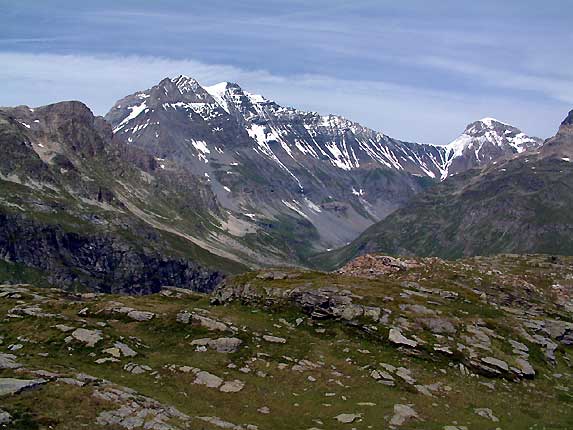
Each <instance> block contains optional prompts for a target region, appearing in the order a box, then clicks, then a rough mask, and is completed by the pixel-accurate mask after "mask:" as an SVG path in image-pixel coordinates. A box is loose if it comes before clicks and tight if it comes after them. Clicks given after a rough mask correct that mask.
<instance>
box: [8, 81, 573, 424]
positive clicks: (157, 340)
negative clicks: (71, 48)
mask: <svg viewBox="0 0 573 430" xmlns="http://www.w3.org/2000/svg"><path fill="white" fill-rule="evenodd" d="M0 153H1V157H0V429H2V430H4V429H15V430H28V429H38V430H44V429H46V430H48V429H55V430H72V429H74V430H75V429H78V428H87V429H101V430H140V429H143V430H146V429H147V430H194V429H198V430H200V429H206V430H213V429H232V430H258V429H260V430H270V429H281V430H282V429H284V430H291V429H308V430H322V429H335V430H339V429H357V430H366V429H380V428H389V429H400V428H402V429H415V430H428V429H429V430H469V429H494V428H495V429H502V428H503V429H506V430H521V429H531V430H534V429H562V430H567V429H571V428H573V414H572V413H571V405H572V404H573V349H572V346H573V257H572V255H573V215H572V214H573V193H572V188H573V164H572V161H573V111H572V112H571V113H569V115H568V116H567V118H566V119H565V120H564V121H563V122H562V124H561V127H560V128H559V130H558V132H557V134H556V135H555V136H554V137H552V138H550V139H547V140H546V141H542V140H541V139H538V138H535V137H530V136H528V135H526V134H524V133H523V132H522V131H520V130H518V129H517V128H515V127H513V126H511V125H508V124H505V123H503V122H500V121H497V120H495V119H493V118H484V119H481V120H478V121H475V122H473V123H471V124H469V125H468V126H467V127H466V129H465V130H464V131H463V133H462V134H461V135H460V136H459V137H458V138H457V139H455V140H454V141H453V142H450V143H448V144H445V145H428V144H421V143H414V142H404V141H401V140H397V139H395V138H392V137H389V136H387V135H385V134H383V133H381V132H377V131H374V130H371V129H369V128H367V127H364V126H362V125H360V124H358V123H355V122H352V121H350V120H347V119H345V118H342V117H340V116H335V115H328V116H322V115H319V114H318V113H313V112H303V111H300V110H297V109H295V108H291V107H283V106H280V105H278V104H277V103H275V102H273V101H271V100H268V99H266V98H264V97H263V96H260V95H255V94H251V93H249V92H246V91H244V90H243V89H242V88H241V87H239V86H238V85H236V84H232V83H226V82H225V83H221V84H218V85H214V86H205V87H204V86H201V85H200V84H199V83H198V82H197V81H196V80H194V79H192V78H188V77H185V76H179V77H176V78H173V79H171V78H166V79H163V80H162V81H161V82H159V83H158V84H157V85H156V86H154V87H152V88H150V89H147V90H141V91H138V92H136V93H134V94H131V95H128V96H127V97H125V98H123V99H121V100H119V101H118V102H117V103H116V104H115V105H114V106H113V107H111V110H110V111H109V113H107V115H106V116H105V118H104V117H99V116H94V114H93V113H92V112H91V111H90V109H89V108H88V107H87V106H86V105H84V104H83V103H81V102H78V101H67V102H61V103H56V104H52V105H49V106H42V107H34V108H30V107H27V106H17V107H6V108H1V109H0Z"/></svg>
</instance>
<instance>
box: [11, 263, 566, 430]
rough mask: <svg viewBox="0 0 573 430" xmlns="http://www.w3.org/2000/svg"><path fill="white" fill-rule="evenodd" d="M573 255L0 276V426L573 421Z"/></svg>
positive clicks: (424, 425)
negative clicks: (323, 268) (197, 272)
mask: <svg viewBox="0 0 573 430" xmlns="http://www.w3.org/2000/svg"><path fill="white" fill-rule="evenodd" d="M572 299H573V258H569V257H550V256H544V255H524V256H516V255H501V256H497V257H488V258H478V257H476V258H470V259H465V260H459V261H455V262H448V261H443V260H440V259H437V258H412V259H394V258H392V257H385V256H380V255H367V256H363V257H360V258H359V259H357V260H354V261H352V262H351V263H349V264H348V265H347V266H345V267H343V268H342V269H340V270H339V271H338V272H336V273H321V272H310V271H297V270H272V271H263V272H250V273H246V274H243V275H238V276H235V277H231V278H228V279H226V280H225V281H224V282H223V283H222V284H220V285H219V286H218V287H217V288H216V289H215V291H214V292H213V293H212V294H211V295H204V294H200V293H197V292H192V291H188V290H181V289H177V288H169V287H165V288H163V289H162V290H161V291H160V292H159V293H156V294H152V295H147V296H140V297H129V296H116V295H105V294H94V293H83V294H80V293H72V292H65V291H62V290H59V289H51V288H38V287H37V286H34V285H2V286H1V287H0V409H1V411H0V423H1V424H0V428H11V429H78V428H89V429H100V428H101V429H114V430H120V429H143V428H145V429H158V430H169V429H187V428H188V429H217V428H224V429H293V428H297V429H298V428H300V429H379V428H404V429H430V430H431V429H441V430H442V429H443V430H461V429H497V428H499V429H506V430H507V429H542V428H545V429H570V428H572V427H573V413H572V412H571V405H572V404H573V362H572V360H573V348H572V347H573V300H572Z"/></svg>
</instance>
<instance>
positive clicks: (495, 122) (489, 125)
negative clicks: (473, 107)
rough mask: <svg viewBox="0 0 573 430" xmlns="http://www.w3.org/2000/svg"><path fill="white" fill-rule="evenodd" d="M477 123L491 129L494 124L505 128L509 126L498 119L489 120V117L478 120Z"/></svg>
mask: <svg viewBox="0 0 573 430" xmlns="http://www.w3.org/2000/svg"><path fill="white" fill-rule="evenodd" d="M478 122H481V123H483V124H485V125H486V126H488V127H493V126H494V125H495V124H501V125H505V126H510V125H509V124H507V123H505V122H503V121H500V120H498V119H495V118H491V117H486V118H482V119H480V120H479V121H478Z"/></svg>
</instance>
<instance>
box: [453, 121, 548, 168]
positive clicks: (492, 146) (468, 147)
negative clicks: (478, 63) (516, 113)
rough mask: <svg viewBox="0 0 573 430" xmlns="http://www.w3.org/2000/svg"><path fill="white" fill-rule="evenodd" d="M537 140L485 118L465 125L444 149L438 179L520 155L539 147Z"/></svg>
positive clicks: (501, 123) (507, 125) (509, 126)
mask: <svg viewBox="0 0 573 430" xmlns="http://www.w3.org/2000/svg"><path fill="white" fill-rule="evenodd" d="M541 143H542V141H541V139H538V138H536V137H530V136H527V135H526V134H525V133H523V132H522V131H521V130H519V129H518V128H516V127H514V126H512V125H509V124H507V123H505V122H502V121H499V120H497V119H495V118H491V117H486V118H482V119H480V120H478V121H475V122H472V123H471V124H469V125H468V126H467V127H466V129H465V130H464V132H463V133H462V135H460V136H459V137H458V138H457V139H455V140H453V141H452V142H450V143H449V144H447V145H446V146H445V148H446V157H445V159H446V161H445V165H444V171H443V174H442V179H445V178H446V177H447V176H449V175H451V174H454V173H458V172H459V171H463V170H467V169H469V168H474V167H481V166H484V165H486V164H489V163H491V162H492V161H493V160H495V159H497V158H500V157H504V156H509V155H512V154H517V153H521V152H523V151H526V150H528V149H531V148H537V147H539V146H540V145H541Z"/></svg>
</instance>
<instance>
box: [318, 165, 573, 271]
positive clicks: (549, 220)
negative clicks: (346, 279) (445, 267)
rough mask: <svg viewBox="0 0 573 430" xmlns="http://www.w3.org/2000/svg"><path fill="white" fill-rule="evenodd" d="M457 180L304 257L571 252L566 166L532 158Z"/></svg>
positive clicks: (572, 171) (571, 184)
mask: <svg viewBox="0 0 573 430" xmlns="http://www.w3.org/2000/svg"><path fill="white" fill-rule="evenodd" d="M527 160H528V158H525V157H521V158H519V159H516V160H513V161H510V162H507V163H505V164H504V165H503V166H492V167H491V168H489V169H486V170H485V171H484V172H482V173H478V172H475V171H474V172H467V173H465V174H462V175H457V176H456V177H453V178H451V179H448V180H447V181H445V182H443V183H442V184H439V185H437V186H436V187H433V188H431V189H430V190H429V191H427V192H425V193H423V194H420V195H418V196H417V197H415V198H414V199H413V200H412V202H411V203H409V204H408V205H407V206H405V207H404V208H402V209H399V210H397V211H396V212H394V213H393V214H391V215H390V216H389V217H387V218H386V219H384V220H383V221H381V222H380V223H377V224H375V225H374V226H372V227H370V228H369V229H367V230H366V231H365V232H364V233H363V234H362V235H361V236H360V237H359V238H357V239H356V240H355V241H353V242H352V243H351V244H350V245H348V246H346V247H343V248H341V249H338V250H335V251H333V252H330V253H323V254H320V255H317V256H315V257H313V258H312V259H311V261H312V264H314V265H315V267H320V268H327V269H332V268H335V267H338V266H340V265H342V264H344V263H345V262H346V261H348V260H350V259H352V258H353V257H355V256H357V255H359V254H362V253H366V252H384V253H388V254H394V255H418V256H429V255H434V256H439V257H442V258H460V257H463V256H469V255H494V254H497V253H502V252H515V253H527V252H538V253H548V254H560V255H571V254H573V234H572V233H573V228H572V227H573V193H572V189H573V167H572V166H571V163H568V162H566V161H562V160H557V159H545V160H536V159H535V157H534V156H531V157H529V161H527Z"/></svg>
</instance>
